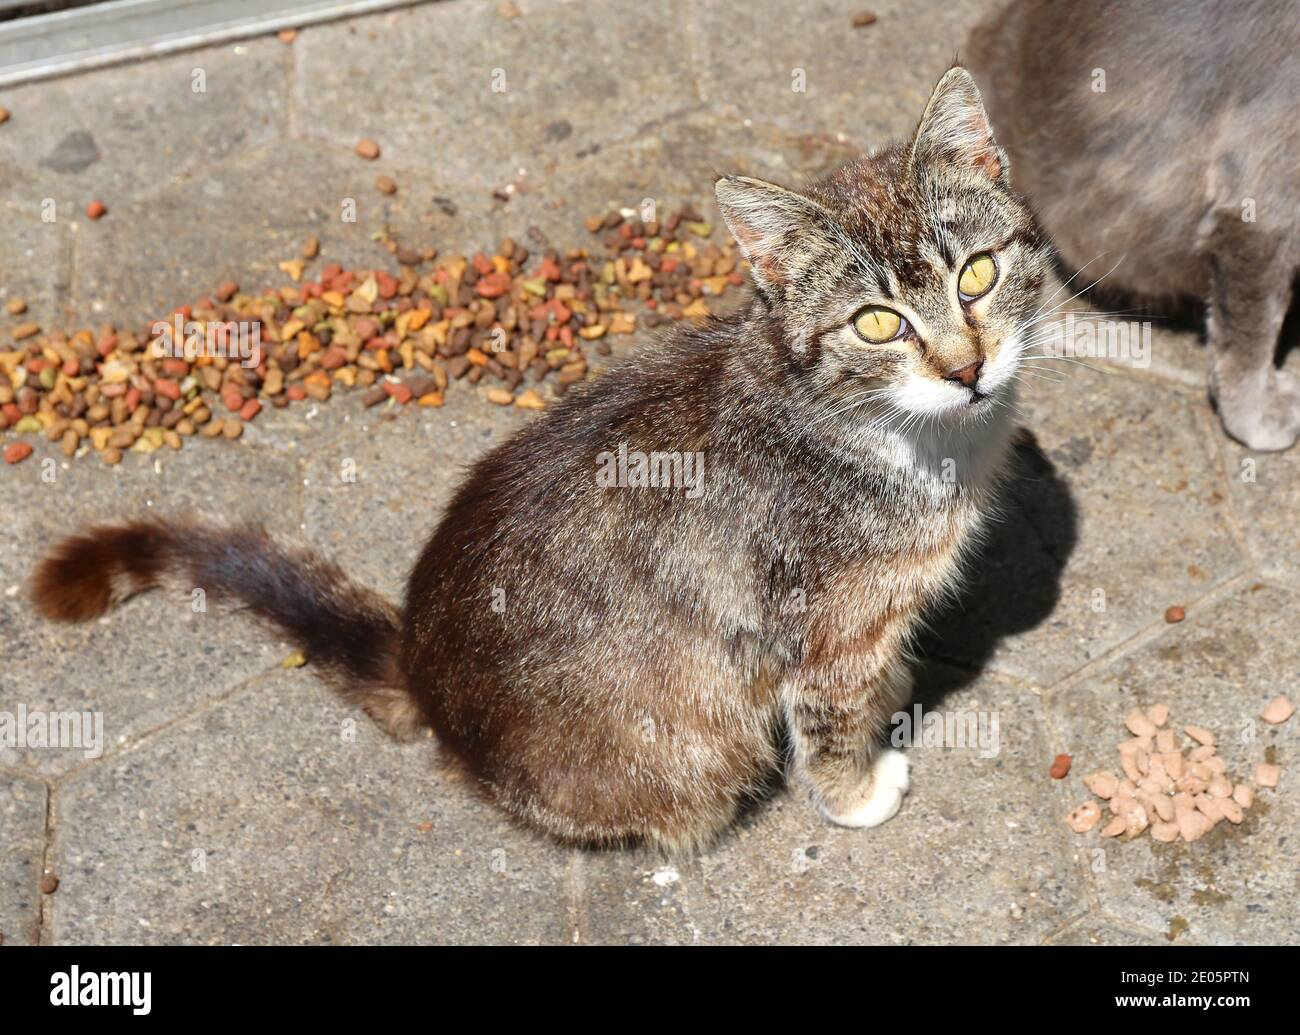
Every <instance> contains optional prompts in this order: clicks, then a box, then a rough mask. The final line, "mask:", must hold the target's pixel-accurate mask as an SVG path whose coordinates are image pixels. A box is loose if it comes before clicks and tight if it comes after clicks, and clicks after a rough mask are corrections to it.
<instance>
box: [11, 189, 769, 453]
mask: <svg viewBox="0 0 1300 1035" xmlns="http://www.w3.org/2000/svg"><path fill="white" fill-rule="evenodd" d="M587 226H588V229H589V230H590V231H591V232H592V233H594V234H597V235H598V236H599V238H600V242H601V249H603V251H604V255H603V257H601V256H600V255H599V251H600V250H601V249H597V250H596V251H597V255H593V254H591V253H590V252H589V251H588V249H585V248H575V249H569V250H567V251H564V252H560V251H557V250H555V249H553V248H550V247H549V246H547V243H546V238H545V237H544V235H543V234H542V233H541V231H540V230H537V229H536V228H533V229H532V230H530V232H529V235H528V236H529V241H530V242H531V243H533V244H535V245H537V246H538V247H537V248H536V249H535V250H534V249H530V248H529V247H527V246H525V245H523V244H520V243H518V242H516V241H513V240H509V239H507V240H505V241H503V242H502V244H501V246H500V247H499V248H498V249H497V250H496V252H495V253H494V254H491V255H487V254H483V253H481V252H480V253H477V254H475V255H472V256H464V255H447V256H438V255H437V253H436V252H435V251H434V250H433V249H432V248H426V249H424V250H422V251H416V250H414V249H410V248H405V247H401V246H399V245H398V244H397V242H396V241H392V240H388V241H386V242H385V243H386V246H387V247H388V248H389V250H390V251H391V252H392V253H393V254H394V256H395V257H396V259H397V261H398V265H399V272H398V273H396V274H393V273H389V272H387V271H385V270H368V269H361V270H345V269H343V268H342V267H341V266H339V265H338V264H337V263H335V264H331V265H328V266H325V267H324V268H322V269H321V270H320V271H319V273H318V274H317V275H316V276H315V277H314V278H307V277H305V273H306V270H307V266H308V264H310V263H312V262H313V261H314V260H315V259H316V258H317V257H318V255H319V251H320V244H319V242H318V241H316V240H315V239H312V240H310V241H308V242H307V243H306V245H305V246H304V247H303V248H302V250H301V252H300V253H299V255H298V256H297V257H296V258H294V259H290V260H287V261H285V262H282V263H280V268H281V269H282V270H283V271H284V272H285V273H286V274H287V275H288V277H289V278H290V279H291V280H292V281H293V283H292V284H287V285H285V286H283V287H280V288H273V289H269V290H262V291H257V292H243V291H241V290H240V287H239V285H238V284H236V283H234V282H233V281H227V282H225V283H223V284H221V285H219V286H218V287H217V289H216V291H215V292H214V294H213V295H212V296H211V297H208V298H202V299H200V300H199V301H197V302H196V303H194V304H193V305H188V306H183V307H182V308H181V309H179V310H177V311H176V313H174V314H172V315H171V316H170V317H169V318H168V319H166V320H164V321H160V322H159V323H158V324H154V325H151V326H150V328H149V329H148V330H146V331H144V332H141V333H135V332H132V331H129V330H122V329H118V328H115V327H112V326H102V327H99V328H97V329H91V328H85V329H82V330H77V331H74V332H71V333H67V332H64V331H48V332H46V331H44V329H43V328H42V327H41V326H40V324H38V323H34V322H32V321H31V320H30V318H29V319H27V320H26V322H23V323H19V324H15V325H13V326H11V327H10V328H9V331H8V335H7V336H8V337H9V338H11V339H12V343H9V342H5V343H0V432H3V431H6V430H7V431H11V432H15V433H17V434H19V435H28V434H30V435H43V436H45V438H46V439H47V440H49V441H51V442H57V443H59V446H60V448H61V449H62V451H63V453H64V454H65V455H67V456H70V457H71V456H84V455H86V454H88V453H89V452H92V451H93V452H95V453H97V454H98V455H99V457H100V458H101V459H102V460H103V461H104V462H105V463H108V464H115V463H118V462H119V461H120V460H121V459H122V454H123V451H124V450H128V449H129V450H132V451H135V452H142V453H150V452H153V451H155V450H157V449H160V448H163V447H164V446H166V447H168V448H171V449H180V448H181V447H182V446H183V444H184V442H185V440H186V439H187V438H190V437H193V436H195V435H198V436H201V437H206V438H228V439H234V438H238V437H239V436H240V435H241V434H242V432H243V429H244V425H245V424H246V423H247V422H248V421H251V420H253V419H254V418H256V417H257V415H258V413H260V412H261V410H262V409H263V408H264V407H265V406H272V407H276V408H280V407H284V406H288V405H290V404H291V403H294V402H300V401H303V400H307V399H310V400H313V401H315V402H323V401H325V400H327V399H329V398H330V396H331V394H332V393H333V392H334V391H335V390H339V389H350V388H356V389H359V390H361V391H363V392H364V393H365V395H364V396H363V398H364V401H365V403H366V405H368V406H374V405H379V404H381V403H389V401H390V400H391V401H392V406H401V405H405V404H408V403H412V402H414V403H417V404H418V405H420V406H441V405H442V403H443V393H444V392H445V391H446V390H447V388H448V387H449V386H450V385H452V384H454V383H456V382H464V383H468V384H470V385H477V384H479V382H480V381H481V382H483V394H484V398H486V399H487V401H489V402H491V403H493V404H495V405H499V406H512V405H513V406H516V407H520V408H523V409H541V408H543V407H544V406H545V405H546V398H545V397H544V396H543V395H542V391H541V390H542V389H543V388H549V394H550V395H551V396H555V395H562V394H563V393H564V392H565V390H566V389H567V388H568V387H569V386H570V385H572V384H574V383H576V382H578V381H583V380H586V379H588V378H589V377H590V376H592V375H591V373H590V371H589V369H588V358H589V357H588V351H589V350H590V351H594V352H595V353H597V354H598V355H609V354H610V352H611V347H610V344H609V341H608V340H607V339H608V338H609V337H611V336H615V335H630V334H631V333H632V332H633V331H634V330H635V329H636V327H637V325H638V317H639V320H640V323H642V324H644V325H645V326H648V327H653V326H656V325H657V324H659V323H661V322H663V321H665V320H670V319H678V318H681V317H688V318H701V317H706V316H708V315H709V312H710V309H709V299H710V298H711V297H712V296H718V295H722V294H723V293H725V292H726V291H727V290H729V289H731V288H734V287H736V286H737V285H739V284H742V283H743V276H742V274H741V272H740V269H739V261H738V257H737V251H736V249H735V247H734V245H732V244H731V243H730V242H727V243H725V244H721V245H719V244H714V243H711V242H710V241H709V240H708V238H709V237H711V236H712V234H713V228H712V227H711V226H710V225H709V224H708V223H706V222H704V221H703V220H702V219H701V218H700V216H699V215H698V214H697V213H695V212H694V211H692V210H690V209H686V210H684V211H681V212H678V213H676V214H673V215H672V216H671V217H670V218H669V219H667V220H666V221H665V222H664V223H663V224H662V225H661V224H660V223H658V222H656V221H650V222H643V221H642V220H640V219H638V218H636V217H635V215H634V214H631V213H630V212H610V213H607V214H606V215H603V216H595V217H592V218H591V219H589V220H588V221H587ZM632 306H635V307H636V308H637V309H638V310H639V313H638V312H634V311H632V310H631V308H630V307H632ZM26 308H27V307H26V304H25V303H23V302H22V300H21V299H11V300H10V301H9V303H8V304H7V306H6V310H7V312H8V314H9V315H10V316H20V315H21V314H23V313H25V311H26ZM252 343H256V348H253V347H252ZM191 345H192V346H193V347H190V346H191ZM392 406H390V407H389V410H388V411H386V412H388V413H391V412H392ZM31 452H32V450H31V446H30V445H29V444H27V443H25V442H14V443H10V444H8V445H7V446H6V447H5V449H4V459H5V461H6V463H8V464H16V463H21V462H22V461H23V460H25V459H26V458H27V457H28V456H30V455H31Z"/></svg>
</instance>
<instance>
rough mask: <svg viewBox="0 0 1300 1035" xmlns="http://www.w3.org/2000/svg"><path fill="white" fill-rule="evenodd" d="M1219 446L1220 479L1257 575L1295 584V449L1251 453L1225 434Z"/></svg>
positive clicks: (1299, 486)
mask: <svg viewBox="0 0 1300 1035" xmlns="http://www.w3.org/2000/svg"><path fill="white" fill-rule="evenodd" d="M1216 423H1217V422H1216ZM1216 430H1217V428H1216ZM1219 449H1220V452H1221V454H1222V465H1223V479H1224V482H1225V484H1226V485H1227V486H1228V487H1229V488H1228V492H1229V495H1230V496H1231V499H1232V505H1233V507H1234V508H1235V509H1236V512H1237V515H1238V521H1239V523H1240V527H1241V532H1242V534H1243V535H1244V536H1245V539H1246V542H1247V543H1248V544H1249V547H1250V554H1251V557H1252V558H1253V560H1254V562H1255V563H1256V564H1257V565H1258V567H1259V571H1260V574H1262V575H1263V576H1264V577H1265V578H1266V579H1271V580H1273V581H1275V582H1276V583H1277V584H1278V585H1280V586H1300V521H1297V520H1296V515H1297V514H1300V449H1291V450H1289V451H1288V452H1285V453H1254V452H1251V451H1250V450H1248V449H1246V448H1245V447H1244V446H1242V445H1240V444H1239V443H1236V442H1233V441H1232V440H1230V439H1228V438H1226V437H1221V438H1220V439H1219Z"/></svg>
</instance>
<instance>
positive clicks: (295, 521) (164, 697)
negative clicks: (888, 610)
mask: <svg viewBox="0 0 1300 1035" xmlns="http://www.w3.org/2000/svg"><path fill="white" fill-rule="evenodd" d="M39 449H40V452H39V453H38V454H37V455H34V456H33V457H31V458H29V459H28V460H27V461H26V462H25V463H24V464H23V465H21V467H18V468H11V469H10V470H9V471H7V472H6V473H7V475H9V481H8V482H7V485H8V486H9V488H10V491H9V492H7V493H5V494H4V497H3V500H0V521H3V523H4V526H5V527H6V528H7V529H10V530H12V531H13V535H12V536H6V537H5V538H4V540H3V544H2V545H0V583H3V589H4V593H3V595H0V640H3V642H4V643H5V663H4V666H3V667H2V668H0V707H3V708H6V709H9V708H16V707H17V706H18V705H19V704H22V705H25V706H26V707H27V708H28V709H29V710H30V711H39V712H41V713H45V714H49V713H64V712H76V713H83V712H91V713H96V712H97V713H101V715H102V729H103V743H102V747H103V749H104V751H106V752H107V751H110V750H112V749H114V747H115V746H120V745H121V744H124V743H126V742H129V741H130V740H132V739H133V738H135V737H137V736H139V735H141V734H143V733H144V732H146V731H148V730H150V729H153V728H155V727H157V726H159V725H161V724H163V723H166V722H168V721H171V720H173V719H175V718H178V717H179V716H180V715H183V714H184V713H185V712H187V711H188V710H191V709H192V708H194V707H195V706H197V704H198V703H199V702H200V701H203V700H207V699H210V698H212V697H214V696H219V695H220V694H222V693H224V692H226V691H228V690H231V689H233V688H234V687H235V686H236V685H237V684H238V683H240V682H242V681H243V680H245V679H247V678H248V677H249V676H251V675H253V674H255V673H257V672H262V671H264V670H265V669H266V668H268V667H269V666H272V665H275V664H276V663H278V662H279V660H280V659H281V658H282V657H283V656H284V655H285V653H287V651H288V649H289V648H288V647H287V646H285V644H284V643H282V642H281V641H280V640H279V639H278V638H277V637H275V636H274V635H271V634H270V633H268V632H265V631H264V630H263V629H262V627H261V626H260V625H258V624H257V623H256V622H254V621H253V620H252V619H251V618H248V617H246V616H243V615H240V614H236V613H231V612H230V611H229V610H227V609H226V608H224V607H222V606H220V605H217V604H216V603H215V602H211V601H202V602H201V603H202V604H203V605H204V606H205V607H206V610H202V611H196V610H195V606H196V604H195V601H196V598H194V597H193V596H192V594H191V593H190V592H189V591H188V590H187V589H186V588H185V587H181V586H176V587H172V588H171V589H164V590H159V591H155V592H152V593H148V594H144V595H141V596H139V597H136V598H133V599H132V600H129V601H127V602H126V603H125V604H123V605H122V606H121V607H119V608H117V609H116V610H114V611H112V612H111V613H110V614H108V615H106V616H105V617H103V618H101V619H98V620H96V621H93V622H90V623H87V624H84V625H60V624H56V623H52V622H47V621H45V620H44V619H42V618H40V617H39V616H37V615H36V614H35V612H34V611H33V610H32V609H31V607H30V605H29V604H28V603H27V601H26V599H25V597H24V596H23V595H22V593H21V592H20V587H21V586H22V585H23V584H24V583H25V582H26V580H27V578H28V577H29V575H30V574H31V570H32V568H33V567H34V565H35V563H36V561H37V560H38V558H39V557H40V555H41V553H42V551H43V550H44V549H45V548H47V547H48V546H49V545H51V544H52V543H53V542H54V541H55V540H56V539H57V538H58V537H59V536H62V535H65V534H68V533H71V532H73V531H76V530H78V529H80V528H81V527H83V526H84V525H86V524H89V523H93V522H95V521H99V520H109V519H114V518H122V517H133V516H137V515H142V514H146V513H150V512H153V513H164V514H185V513H194V512H204V513H208V514H212V515H214V516H218V517H226V518H229V519H232V520H233V519H238V518H243V517H257V516H260V517H264V518H265V519H267V522H268V524H269V525H270V527H272V528H275V529H278V530H280V531H282V532H284V533H291V532H296V531H297V526H298V525H299V524H300V516H299V514H298V503H297V497H298V491H297V490H298V481H299V477H298V463H297V461H296V460H294V459H286V458H284V457H280V456H277V455H276V454H274V453H272V452H269V451H267V450H257V449H254V448H250V447H247V446H245V445H244V444H243V443H227V442H221V443H214V442H196V443H190V444H189V445H188V446H187V447H186V448H185V449H184V450H182V451H180V452H178V453H172V452H171V451H169V450H168V451H162V452H159V453H155V454H152V455H150V456H143V455H140V454H137V453H130V452H128V453H127V454H126V456H125V457H124V458H123V460H122V462H121V464H120V465H119V466H117V467H115V468H112V469H109V468H106V467H104V466H103V465H102V464H101V463H100V462H99V461H98V460H96V459H95V458H93V457H86V458H83V459H81V460H77V461H69V460H67V459H66V458H64V457H63V456H62V455H61V454H59V453H58V452H57V450H56V449H55V448H54V447H53V446H51V445H50V444H48V443H42V444H41V445H40V447H39ZM47 460H48V461H50V462H51V463H53V464H54V465H55V466H54V467H52V468H48V469H49V470H53V471H54V472H55V480H54V481H53V482H52V483H47V482H44V481H42V480H41V472H42V470H46V468H45V467H44V466H43V465H44V462H45V461H47ZM15 490H16V491H15ZM89 757H90V756H88V755H87V753H86V751H84V750H72V749H64V748H60V749H55V748H53V747H49V748H44V749H41V748H28V749H27V750H21V751H20V750H14V749H10V748H8V747H0V762H4V763H6V764H11V765H22V766H24V767H29V768H31V769H33V770H34V771H36V772H40V773H46V774H53V773H61V772H67V771H69V770H70V769H73V768H76V767H78V766H80V765H84V764H86V762H87V761H88V759H89Z"/></svg>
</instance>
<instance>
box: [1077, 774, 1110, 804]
mask: <svg viewBox="0 0 1300 1035" xmlns="http://www.w3.org/2000/svg"><path fill="white" fill-rule="evenodd" d="M1083 785H1084V786H1085V787H1087V788H1088V790H1090V791H1092V793H1093V794H1095V795H1096V796H1097V797H1098V798H1104V799H1105V800H1107V801H1109V800H1110V799H1111V798H1112V797H1113V796H1114V794H1115V788H1116V787H1118V786H1119V777H1117V776H1116V775H1115V774H1114V773H1108V772H1105V771H1104V770H1103V771H1101V772H1096V773H1090V774H1089V775H1087V776H1085V777H1084V778H1083Z"/></svg>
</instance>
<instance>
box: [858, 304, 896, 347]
mask: <svg viewBox="0 0 1300 1035" xmlns="http://www.w3.org/2000/svg"><path fill="white" fill-rule="evenodd" d="M853 328H854V330H856V331H857V332H858V333H859V334H860V335H862V337H863V338H865V339H866V340H867V341H870V342H875V343H876V344H877V345H879V344H880V343H882V342H886V341H893V340H894V339H895V338H897V337H898V334H899V332H900V331H901V330H902V328H903V318H902V317H901V316H899V315H898V314H897V313H896V312H894V311H893V310H892V309H886V308H885V307H884V306H879V305H869V306H867V308H866V309H864V310H862V312H860V313H858V315H857V316H856V317H855V318H854V320H853Z"/></svg>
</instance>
